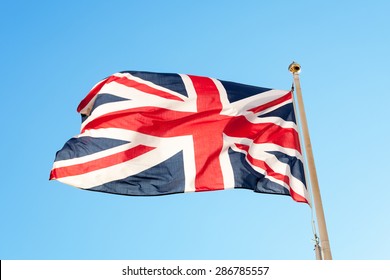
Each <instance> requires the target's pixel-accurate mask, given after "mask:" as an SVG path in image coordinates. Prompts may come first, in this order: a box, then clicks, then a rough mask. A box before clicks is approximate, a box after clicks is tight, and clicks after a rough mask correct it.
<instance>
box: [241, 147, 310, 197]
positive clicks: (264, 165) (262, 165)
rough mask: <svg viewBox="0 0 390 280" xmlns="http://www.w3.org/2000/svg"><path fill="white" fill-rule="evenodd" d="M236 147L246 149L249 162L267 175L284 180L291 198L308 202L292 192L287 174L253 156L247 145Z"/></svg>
mask: <svg viewBox="0 0 390 280" xmlns="http://www.w3.org/2000/svg"><path fill="white" fill-rule="evenodd" d="M236 147H237V148H239V149H240V150H244V151H246V152H247V159H248V160H249V162H250V163H251V164H253V165H255V166H257V167H260V168H261V169H263V170H264V171H265V172H266V175H267V176H270V177H273V178H275V179H277V180H280V181H283V182H285V183H286V184H287V185H288V186H289V191H290V195H291V197H292V199H294V200H295V201H297V202H304V203H308V201H307V199H306V198H304V197H303V196H301V195H299V194H297V193H296V192H294V190H293V189H292V188H291V187H290V178H289V177H288V176H286V175H283V174H280V173H277V172H275V171H274V170H273V169H272V168H271V167H270V166H269V165H268V164H267V163H266V162H265V161H262V160H259V159H255V158H253V157H252V156H251V155H250V154H249V146H247V145H242V144H236Z"/></svg>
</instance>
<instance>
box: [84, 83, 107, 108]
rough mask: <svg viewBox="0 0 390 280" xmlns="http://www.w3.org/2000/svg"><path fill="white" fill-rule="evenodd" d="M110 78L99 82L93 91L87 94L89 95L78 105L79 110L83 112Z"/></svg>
mask: <svg viewBox="0 0 390 280" xmlns="http://www.w3.org/2000/svg"><path fill="white" fill-rule="evenodd" d="M108 80H109V78H107V79H104V80H103V81H101V82H100V83H98V84H97V85H96V86H95V87H94V88H93V89H91V91H90V92H89V93H88V94H87V96H86V97H85V98H84V99H83V100H81V102H80V104H79V106H78V107H77V112H79V113H80V112H81V110H83V109H84V108H85V107H86V106H87V105H88V104H89V102H91V100H92V99H93V98H94V97H95V96H96V95H97V94H98V93H99V91H100V90H101V89H102V87H103V86H104V85H105V84H106V83H107V82H108Z"/></svg>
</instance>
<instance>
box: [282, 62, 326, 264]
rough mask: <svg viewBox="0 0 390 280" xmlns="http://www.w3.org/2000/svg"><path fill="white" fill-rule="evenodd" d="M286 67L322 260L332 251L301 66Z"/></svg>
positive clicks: (292, 64) (296, 64)
mask: <svg viewBox="0 0 390 280" xmlns="http://www.w3.org/2000/svg"><path fill="white" fill-rule="evenodd" d="M288 69H289V71H290V72H291V73H292V74H293V77H294V84H295V91H296V97H297V103H298V111H299V119H300V122H301V128H302V133H303V141H304V144H305V146H304V147H305V151H306V160H307V165H308V168H309V174H310V182H311V188H312V193H313V200H314V201H313V202H314V208H315V211H316V217H317V223H318V230H319V234H320V243H321V247H322V256H323V259H324V260H331V259H332V253H331V251H330V244H329V238H328V231H327V229H326V222H325V215H324V209H323V207H322V199H321V194H320V188H319V186H318V178H317V171H316V167H315V163H314V157H313V150H312V146H311V142H310V136H309V130H308V126H307V120H306V114H305V107H304V105H303V98H302V92H301V84H300V82H299V72H300V70H301V66H300V65H299V64H298V63H296V62H293V63H291V64H290V65H289V67H288Z"/></svg>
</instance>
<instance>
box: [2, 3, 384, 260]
mask: <svg viewBox="0 0 390 280" xmlns="http://www.w3.org/2000/svg"><path fill="white" fill-rule="evenodd" d="M389 11H390V2H389V1H385V0H383V1H291V0H289V1H245V0H243V1H211V0H207V1H203V0H196V1H183V0H178V1H169V0H166V1H130V0H129V1H3V2H2V4H1V8H0V48H1V52H0V66H1V67H0V74H1V77H2V81H1V91H0V92H1V93H0V94H1V100H2V103H1V107H2V109H1V111H0V114H1V115H0V116H1V127H2V133H1V134H2V137H1V138H0V143H1V145H0V149H1V161H0V166H1V168H0V172H1V183H0V218H1V226H0V227H1V229H0V259H314V252H313V242H312V237H313V234H312V228H311V222H310V220H311V211H310V207H308V206H307V205H305V204H300V203H296V202H294V201H293V200H292V199H291V198H290V197H287V196H275V195H265V194H256V193H253V192H251V191H245V190H232V191H219V192H208V193H191V194H179V195H171V196H161V197H127V196H118V195H109V194H103V193H96V192H88V191H82V190H79V189H76V188H73V187H70V186H67V185H64V184H61V183H59V182H53V181H50V182H49V181H48V178H49V172H50V169H51V167H52V163H53V160H54V156H55V153H56V151H57V150H59V149H60V148H61V147H62V146H63V144H64V143H65V142H66V141H67V140H68V139H69V138H71V137H72V136H74V135H76V134H78V132H79V128H80V117H79V115H78V114H77V113H76V107H77V105H78V103H79V101H80V100H81V99H82V98H83V97H84V96H85V94H86V93H87V92H88V91H89V89H90V88H91V87H92V86H93V85H94V84H95V83H96V82H98V81H99V80H100V79H102V78H104V77H106V76H108V75H110V74H112V73H114V72H117V71H122V70H143V71H154V72H171V73H172V72H177V73H185V74H195V75H201V76H211V77H215V78H219V79H221V80H230V81H235V82H241V83H247V84H252V85H257V86H262V87H270V88H277V89H289V88H290V86H291V82H292V77H291V74H290V73H289V72H288V70H287V67H288V65H289V64H290V63H291V62H292V61H293V60H296V61H298V62H299V63H300V64H301V65H302V73H301V75H300V77H301V85H302V90H303V96H304V101H305V106H306V113H307V118H308V122H309V128H310V134H311V140H312V144H313V149H314V156H315V161H316V165H317V172H318V176H319V182H320V188H321V192H322V198H323V203H324V209H325V215H326V219H327V224H328V232H329V238H330V245H331V248H332V253H333V257H334V258H335V259H390V219H389V214H390V203H389V202H388V201H389V198H390V183H389V180H388V179H387V175H386V174H388V172H389V167H390V164H389V158H390V150H389V143H390V125H389V115H390V110H389V103H390V92H389V88H390V86H389V84H388V82H389V80H390V54H389V50H390V32H389V28H390V17H389Z"/></svg>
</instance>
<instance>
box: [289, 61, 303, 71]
mask: <svg viewBox="0 0 390 280" xmlns="http://www.w3.org/2000/svg"><path fill="white" fill-rule="evenodd" d="M288 70H289V71H290V72H291V73H293V74H295V73H299V72H301V65H299V63H296V62H295V61H293V62H292V63H291V64H290V65H289V66H288Z"/></svg>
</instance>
